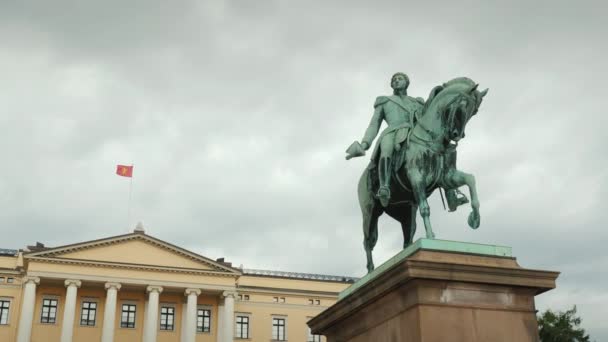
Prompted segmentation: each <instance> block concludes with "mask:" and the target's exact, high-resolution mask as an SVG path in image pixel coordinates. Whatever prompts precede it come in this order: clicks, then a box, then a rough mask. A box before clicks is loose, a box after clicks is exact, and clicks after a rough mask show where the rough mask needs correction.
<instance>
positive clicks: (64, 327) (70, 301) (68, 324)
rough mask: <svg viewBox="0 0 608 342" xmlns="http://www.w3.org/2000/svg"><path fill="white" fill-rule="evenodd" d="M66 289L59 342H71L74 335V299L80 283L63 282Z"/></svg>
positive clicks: (69, 280) (72, 281)
mask: <svg viewBox="0 0 608 342" xmlns="http://www.w3.org/2000/svg"><path fill="white" fill-rule="evenodd" d="M64 285H65V287H67V290H66V294H65V304H64V306H63V321H62V322H61V339H60V341H61V342H72V335H73V334H74V316H75V315H76V298H77V294H78V288H79V287H80V285H82V283H81V282H80V280H74V279H67V280H66V281H65V282H64Z"/></svg>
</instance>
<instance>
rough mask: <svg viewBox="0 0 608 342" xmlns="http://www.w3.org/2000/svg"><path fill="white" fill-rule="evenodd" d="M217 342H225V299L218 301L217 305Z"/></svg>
mask: <svg viewBox="0 0 608 342" xmlns="http://www.w3.org/2000/svg"><path fill="white" fill-rule="evenodd" d="M217 342H224V297H223V296H221V298H220V299H219V301H218V305H217Z"/></svg>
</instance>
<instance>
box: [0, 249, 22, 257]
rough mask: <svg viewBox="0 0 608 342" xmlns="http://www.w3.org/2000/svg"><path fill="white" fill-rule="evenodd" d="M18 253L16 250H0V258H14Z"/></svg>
mask: <svg viewBox="0 0 608 342" xmlns="http://www.w3.org/2000/svg"><path fill="white" fill-rule="evenodd" d="M18 253H19V251H18V250H16V249H6V248H0V256H16V255H17V254H18Z"/></svg>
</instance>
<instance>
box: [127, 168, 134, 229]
mask: <svg viewBox="0 0 608 342" xmlns="http://www.w3.org/2000/svg"><path fill="white" fill-rule="evenodd" d="M131 170H133V164H131ZM131 172H133V171H131ZM129 178H130V180H129V205H128V208H129V209H128V213H127V232H128V231H130V230H131V198H132V197H133V195H132V194H133V174H131V177H129Z"/></svg>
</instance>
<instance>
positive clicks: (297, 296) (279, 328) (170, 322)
mask: <svg viewBox="0 0 608 342" xmlns="http://www.w3.org/2000/svg"><path fill="white" fill-rule="evenodd" d="M353 281H354V279H352V278H348V277H337V276H327V275H317V274H303V273H292V272H279V271H269V270H250V269H241V268H235V267H232V265H231V264H230V263H226V262H224V261H223V259H218V260H212V259H209V258H206V257H204V256H201V255H198V254H196V253H193V252H190V251H188V250H185V249H183V248H180V247H178V246H175V245H172V244H170V243H168V242H165V241H162V240H159V239H157V238H154V237H152V236H150V235H147V234H145V233H144V232H143V230H142V229H136V230H135V231H134V232H133V233H130V234H125V235H120V236H113V237H108V238H104V239H99V240H94V241H86V242H81V243H76V244H71V245H65V246H61V247H55V248H47V247H44V246H42V245H40V246H37V247H32V248H30V249H29V250H28V249H25V250H22V251H17V250H0V341H2V342H13V341H16V342H51V341H59V342H72V341H74V342H97V341H101V342H132V341H143V342H152V341H158V342H195V341H196V342H212V341H213V342H215V341H218V342H225V341H293V342H305V341H311V342H312V341H324V339H323V338H322V337H321V336H315V335H311V334H310V331H309V329H308V327H307V325H306V322H307V321H308V320H309V319H311V318H312V317H314V316H316V315H317V314H319V313H320V312H321V311H323V310H324V309H325V308H327V307H328V306H330V305H332V304H333V303H335V302H336V300H337V296H338V293H339V292H340V291H342V290H343V289H345V288H346V287H348V286H350V284H351V283H352V282H353Z"/></svg>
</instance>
